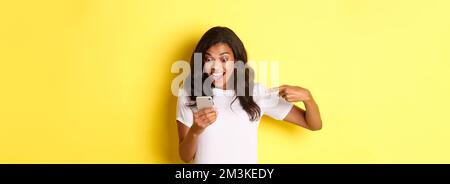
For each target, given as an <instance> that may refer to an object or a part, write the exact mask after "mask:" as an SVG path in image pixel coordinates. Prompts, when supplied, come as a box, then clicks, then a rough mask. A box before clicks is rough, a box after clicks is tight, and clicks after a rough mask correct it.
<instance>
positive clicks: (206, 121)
mask: <svg viewBox="0 0 450 184" xmlns="http://www.w3.org/2000/svg"><path fill="white" fill-rule="evenodd" d="M216 118H217V113H216V110H215V109H214V108H213V107H210V108H205V109H202V110H199V111H197V112H194V124H193V125H192V126H191V128H190V131H191V133H193V134H194V135H200V134H201V133H202V132H203V131H204V130H205V128H206V127H208V126H209V125H211V124H212V123H214V122H215V121H216Z"/></svg>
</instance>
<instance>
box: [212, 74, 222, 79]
mask: <svg viewBox="0 0 450 184" xmlns="http://www.w3.org/2000/svg"><path fill="white" fill-rule="evenodd" d="M223 74H224V73H213V74H212V76H213V78H214V79H215V80H218V79H221V78H222V77H223Z"/></svg>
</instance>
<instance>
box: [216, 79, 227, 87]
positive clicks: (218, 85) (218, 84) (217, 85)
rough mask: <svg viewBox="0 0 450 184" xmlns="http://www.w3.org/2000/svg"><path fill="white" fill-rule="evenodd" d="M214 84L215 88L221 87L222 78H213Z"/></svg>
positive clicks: (222, 84) (222, 83)
mask: <svg viewBox="0 0 450 184" xmlns="http://www.w3.org/2000/svg"><path fill="white" fill-rule="evenodd" d="M214 86H215V87H216V88H223V87H224V86H225V85H224V82H223V80H215V81H214Z"/></svg>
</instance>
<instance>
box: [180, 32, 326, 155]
mask: <svg viewBox="0 0 450 184" xmlns="http://www.w3.org/2000/svg"><path fill="white" fill-rule="evenodd" d="M195 53H201V56H202V58H201V59H202V61H201V69H203V70H200V71H199V70H195V69H194V68H195V67H194V55H195ZM237 61H240V62H243V63H244V64H245V63H247V53H246V50H245V48H244V45H243V43H242V42H241V40H240V39H239V38H238V36H237V35H236V34H235V33H234V32H233V31H232V30H231V29H229V28H226V27H213V28H211V29H210V30H208V31H207V32H206V33H205V34H204V35H203V36H202V38H201V39H200V41H199V43H198V44H197V46H196V48H195V51H194V54H193V56H192V58H191V69H194V71H193V72H192V73H191V75H190V76H189V77H188V78H187V79H188V80H191V82H189V85H185V86H184V89H180V93H179V97H178V105H177V118H176V120H177V126H178V135H179V154H180V157H181V159H182V160H183V161H185V162H190V161H192V160H193V161H194V163H257V131H258V125H259V122H260V119H261V117H262V115H263V114H266V115H268V116H271V117H272V118H275V119H278V120H283V121H287V122H290V123H294V124H296V125H298V126H301V127H304V128H306V129H309V130H313V131H315V130H320V129H321V128H322V121H321V118H320V113H319V108H318V106H317V104H316V102H315V101H314V99H313V97H312V95H311V93H310V92H309V91H308V90H307V89H305V88H302V87H298V86H291V85H282V86H280V87H278V88H276V89H277V91H278V95H275V98H273V97H274V95H270V99H268V98H267V96H268V95H267V94H270V93H269V92H270V90H268V89H266V88H265V87H264V86H262V85H259V84H253V77H252V71H251V69H250V68H248V67H247V68H245V69H243V68H242V67H243V65H238V64H237ZM191 71H192V70H191ZM240 74H242V75H243V76H245V80H237V79H239V77H238V76H239V75H240ZM199 76H200V77H199ZM195 80H201V84H204V83H205V82H208V80H211V82H210V85H201V86H200V90H201V94H202V95H199V94H198V93H194V91H196V90H198V89H199V87H198V86H195V85H194V83H195V82H193V81H195ZM206 84H208V83H206ZM204 86H206V87H204ZM239 90H241V92H242V91H243V93H239ZM237 92H238V93H237ZM206 93H209V94H212V95H208V96H213V102H214V108H206V109H196V105H195V99H196V96H195V95H198V96H206V95H205V94H206ZM253 94H260V95H253ZM274 100H275V102H276V103H272V102H274ZM300 101H301V102H303V103H304V105H305V110H303V109H301V108H299V107H297V106H295V105H293V104H292V103H293V102H300Z"/></svg>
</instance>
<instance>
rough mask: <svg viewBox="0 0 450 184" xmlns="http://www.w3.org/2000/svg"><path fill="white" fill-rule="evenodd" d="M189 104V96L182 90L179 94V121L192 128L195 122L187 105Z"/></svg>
mask: <svg viewBox="0 0 450 184" xmlns="http://www.w3.org/2000/svg"><path fill="white" fill-rule="evenodd" d="M188 102H189V96H188V95H187V93H186V91H185V90H184V89H180V90H179V93H178V100H177V113H176V114H177V120H178V121H180V122H181V123H183V124H184V125H186V126H187V127H191V126H192V122H193V118H194V115H193V112H192V110H191V108H190V107H189V106H187V104H189V103H188Z"/></svg>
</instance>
